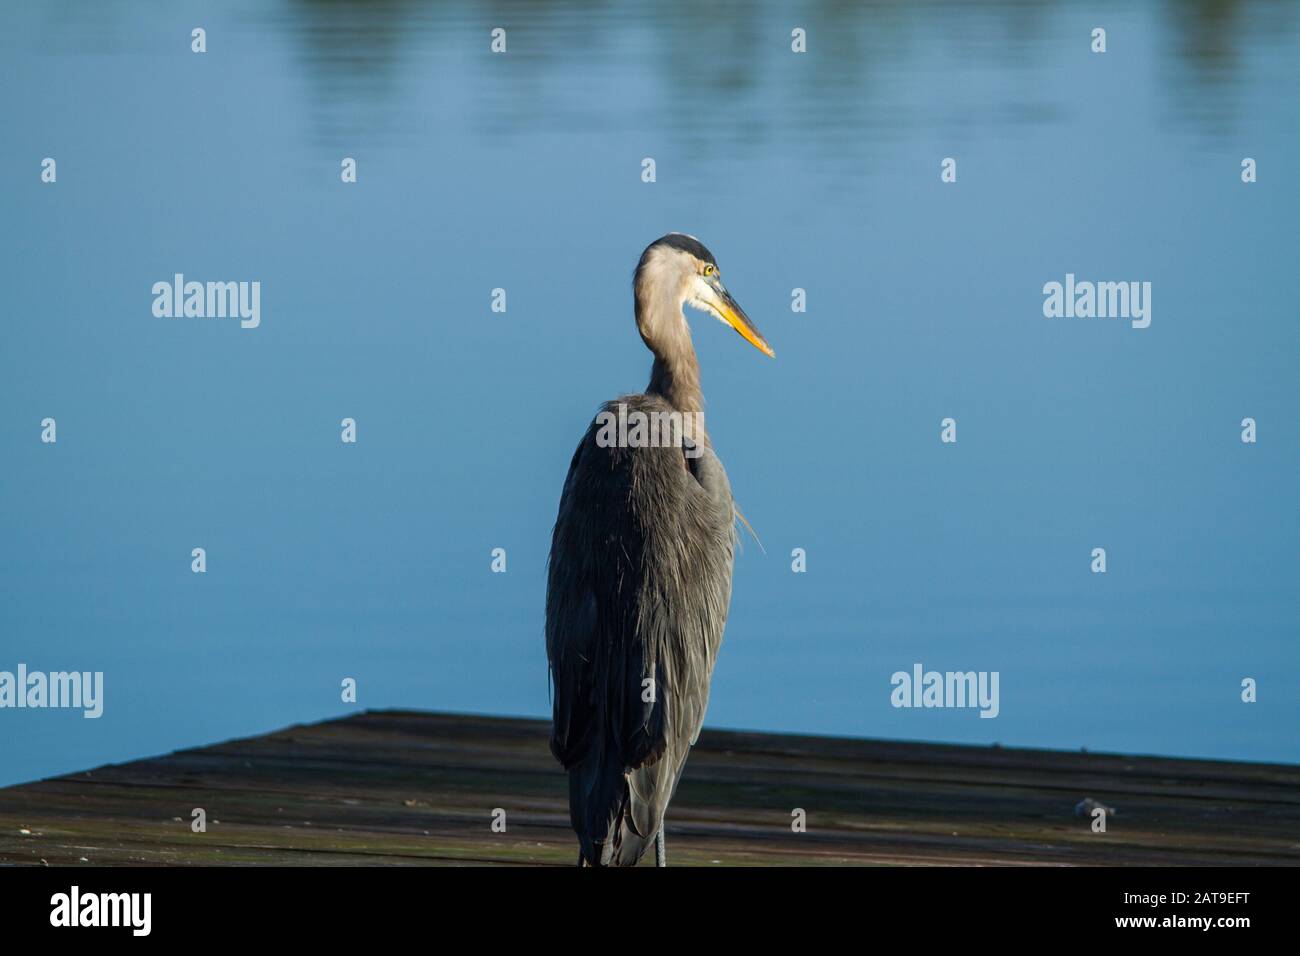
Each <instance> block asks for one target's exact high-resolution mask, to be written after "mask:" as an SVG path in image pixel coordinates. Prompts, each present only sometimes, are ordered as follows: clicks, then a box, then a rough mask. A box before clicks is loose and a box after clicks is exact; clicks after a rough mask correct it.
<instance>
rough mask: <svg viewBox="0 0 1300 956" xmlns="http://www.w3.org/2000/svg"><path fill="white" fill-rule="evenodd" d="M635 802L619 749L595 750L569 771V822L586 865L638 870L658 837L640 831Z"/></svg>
mask: <svg viewBox="0 0 1300 956" xmlns="http://www.w3.org/2000/svg"><path fill="white" fill-rule="evenodd" d="M634 799H635V798H634V797H633V795H632V792H631V789H630V788H629V786H628V777H627V774H626V773H625V772H624V768H623V765H622V761H621V759H620V758H619V754H618V752H617V748H613V747H609V746H606V747H604V748H601V749H600V750H599V751H597V750H596V749H595V748H593V752H592V753H591V754H590V755H589V756H588V757H587V759H585V760H583V761H582V762H580V763H579V764H578V765H577V766H575V767H573V768H572V769H570V770H569V818H570V821H571V822H572V823H573V829H574V832H576V833H577V834H578V843H579V845H580V846H581V848H582V858H583V860H584V861H585V862H586V863H588V864H590V865H591V866H635V865H636V864H637V862H638V861H639V860H640V859H641V857H642V856H643V855H644V854H645V851H646V850H647V849H648V848H649V847H650V845H651V844H652V843H653V842H654V837H655V835H654V833H640V832H638V831H637V829H636V825H635V822H634V819H633V818H634V816H639V815H640V814H634V813H633V806H632V802H633V800H634Z"/></svg>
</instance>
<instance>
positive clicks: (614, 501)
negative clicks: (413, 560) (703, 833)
mask: <svg viewBox="0 0 1300 956" xmlns="http://www.w3.org/2000/svg"><path fill="white" fill-rule="evenodd" d="M633 290H634V297H635V301H636V318H637V326H638V329H639V330H640V332H641V335H642V338H643V339H644V341H645V343H646V345H647V346H648V347H649V348H650V349H651V351H652V352H653V353H654V355H655V361H654V365H653V368H652V371H651V381H650V385H649V386H648V388H647V390H646V393H645V394H641V395H626V396H623V397H622V398H619V399H615V400H614V401H612V402H608V403H606V404H605V405H604V406H603V408H602V410H603V411H609V412H612V413H613V414H615V415H618V414H619V405H620V404H622V405H624V406H625V409H624V412H623V413H624V414H631V413H633V412H643V413H646V414H647V415H649V414H653V413H656V412H659V413H671V412H687V413H689V412H702V411H703V396H702V394H701V392H700V386H699V366H698V362H697V361H696V358H695V350H694V348H693V347H692V346H691V340H690V330H689V328H688V326H687V324H686V320H685V317H684V316H683V315H682V305H683V303H690V304H692V305H695V306H696V307H699V308H702V309H704V310H706V311H708V312H711V313H712V314H714V315H715V316H717V317H718V318H720V319H722V320H723V321H724V322H726V323H727V324H729V325H731V326H733V327H734V328H736V329H737V331H739V332H740V333H741V334H742V335H743V336H744V337H745V338H746V339H748V340H749V341H750V342H752V343H754V344H755V345H756V346H757V347H759V348H761V349H762V350H763V351H765V352H767V353H768V354H769V355H770V354H771V349H770V348H768V346H767V343H766V342H765V341H763V339H762V336H761V335H759V334H758V332H757V330H755V329H754V327H753V325H752V324H751V323H750V322H749V320H748V318H747V317H746V316H745V314H744V312H743V311H741V310H740V308H739V306H738V305H736V303H735V301H734V300H733V299H732V298H731V296H730V294H728V293H727V291H726V289H725V288H724V287H723V286H722V283H721V280H720V279H719V278H718V277H717V264H716V261H715V260H714V259H713V256H712V255H711V254H710V253H709V252H708V250H707V249H705V248H704V247H703V246H702V245H701V244H700V243H699V242H698V241H697V240H694V239H691V238H690V237H686V236H681V235H679V234H673V235H670V236H665V237H664V238H663V239H660V240H658V241H657V242H655V243H652V244H651V245H650V246H649V247H648V248H647V249H646V251H645V253H644V254H643V255H642V257H641V261H640V263H639V264H638V267H637V271H636V276H635V278H634V280H633ZM599 422H600V417H599V416H597V418H596V419H595V420H593V421H592V423H591V425H590V426H589V427H588V429H587V432H586V434H585V435H584V436H583V438H582V441H581V442H580V443H579V444H578V448H577V451H576V452H575V453H574V455H573V460H572V462H571V464H570V466H569V474H568V477H567V479H566V480H565V483H564V490H563V493H562V495H561V499H560V507H559V514H558V516H557V518H556V522H555V530H554V534H553V538H552V542H551V556H550V564H549V572H548V580H547V593H546V650H547V657H548V659H549V662H550V673H551V680H552V688H553V708H554V713H553V717H554V724H553V729H552V735H551V750H552V752H553V753H554V754H555V757H556V758H557V759H558V760H559V761H560V763H561V764H562V765H563V766H564V768H565V769H566V770H567V771H568V774H569V809H570V819H571V821H572V824H573V828H574V831H575V832H576V833H577V835H578V842H579V847H580V862H585V863H587V864H590V865H593V866H610V865H622V866H626V865H633V864H635V863H636V862H637V861H638V860H640V858H641V856H642V855H643V854H644V853H645V851H646V850H647V848H648V847H650V846H651V845H652V844H655V845H656V856H657V857H658V858H659V862H660V863H661V864H662V862H663V853H664V849H663V836H662V827H663V819H664V814H665V812H666V810H667V808H668V803H669V800H670V799H671V798H672V795H673V792H674V791H675V789H676V787H677V782H678V780H679V779H680V776H681V773H682V768H683V766H684V765H685V762H686V757H687V754H688V753H689V751H690V748H691V746H692V745H693V744H694V743H695V741H696V739H697V737H698V736H699V732H700V727H701V726H702V724H703V722H704V713H705V709H706V707H707V706H708V700H709V682H710V679H711V677H712V674H713V667H714V664H715V662H716V661H717V657H718V649H719V647H720V646H721V643H722V632H723V628H724V626H725V624H726V620H727V610H728V606H729V604H730V601H731V575H732V559H733V553H734V546H735V511H734V506H733V503H732V498H731V487H730V485H729V483H728V481H727V474H726V472H725V471H724V469H723V467H722V463H721V462H720V461H719V460H718V458H717V456H716V455H715V454H714V452H713V449H712V447H711V443H710V441H709V438H708V435H707V432H705V431H703V430H701V432H700V433H698V434H695V435H694V436H693V437H694V442H693V443H692V442H691V441H690V439H686V441H685V442H684V443H683V444H685V445H686V446H687V447H677V446H676V442H675V441H673V440H670V441H667V442H665V441H660V442H659V445H658V446H657V447H618V446H617V445H614V446H612V447H601V443H600V442H598V441H597V435H598V432H599V430H600V426H599ZM688 427H689V426H688ZM673 434H674V436H676V435H677V434H678V433H677V432H676V431H674V432H673ZM688 434H689V432H688ZM688 448H690V449H691V450H692V453H691V454H688V453H687V450H688ZM696 452H698V456H696V454H695V453H696ZM647 679H650V680H651V681H652V683H651V684H650V685H649V687H648V688H647V684H646V680H647ZM648 690H649V692H647V691H648ZM647 698H649V699H647Z"/></svg>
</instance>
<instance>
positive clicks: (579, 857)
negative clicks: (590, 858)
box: [578, 849, 587, 866]
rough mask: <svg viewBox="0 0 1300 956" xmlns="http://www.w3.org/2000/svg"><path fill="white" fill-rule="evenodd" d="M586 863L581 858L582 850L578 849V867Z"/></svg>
mask: <svg viewBox="0 0 1300 956" xmlns="http://www.w3.org/2000/svg"><path fill="white" fill-rule="evenodd" d="M586 863H587V861H586V860H584V859H583V858H582V850H581V849H579V850H578V866H585V865H586Z"/></svg>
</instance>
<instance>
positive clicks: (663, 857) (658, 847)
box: [655, 823, 668, 866]
mask: <svg viewBox="0 0 1300 956" xmlns="http://www.w3.org/2000/svg"><path fill="white" fill-rule="evenodd" d="M667 865H668V853H667V851H665V850H664V825H663V824H662V823H661V824H659V832H658V833H656V834H655V866H667Z"/></svg>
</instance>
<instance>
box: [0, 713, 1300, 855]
mask: <svg viewBox="0 0 1300 956" xmlns="http://www.w3.org/2000/svg"><path fill="white" fill-rule="evenodd" d="M546 741H547V725H546V724H545V722H543V721H536V720H520V719H511V718H496V717H479V716H470V715H455V714H425V713H414V712H405V711H381V712H367V713H364V714H359V715H356V716H354V717H350V718H346V719H342V720H333V721H327V722H324V723H319V724H312V725H309V726H294V727H290V728H287V729H285V730H282V731H279V732H277V733H272V734H267V735H265V736H261V737H252V738H247V739H243V740H233V741H228V742H226V743H222V744H217V745H215V746H211V747H204V748H197V749H193V750H184V751H180V752H178V753H175V754H171V755H169V756H165V757H156V758H148V759H145V760H138V761H133V762H131V763H126V764H120V765H115V766H108V767H101V768H99V769H96V770H92V771H86V772H83V773H76V774H69V775H67V776H64V777H59V778H55V779H51V780H45V781H39V782H36V783H31V784H26V785H23V786H18V787H10V788H7V789H4V790H0V863H19V864H22V863H28V864H32V863H34V864H40V863H48V864H52V865H53V864H77V863H82V864H86V863H90V864H101V865H113V864H122V865H172V864H182V865H287V864H307V865H323V866H339V865H357V864H363V865H375V864H388V865H420V864H423V865H529V864H563V865H572V863H573V860H574V857H575V854H576V844H575V841H574V838H573V836H572V834H571V833H570V831H569V827H568V810H567V805H566V799H567V790H566V786H565V781H564V777H563V774H562V773H561V772H560V771H559V768H558V767H557V766H556V764H555V762H554V761H553V760H552V758H551V755H550V753H549V751H548V749H547V743H546ZM1085 797H1092V798H1094V799H1097V800H1100V801H1101V802H1103V803H1105V804H1107V805H1109V806H1112V807H1115V808H1116V809H1117V811H1118V812H1117V814H1116V815H1115V816H1113V817H1111V819H1110V820H1109V822H1108V832H1107V833H1105V834H1096V833H1093V832H1092V831H1091V829H1090V827H1089V821H1088V820H1086V819H1083V818H1080V817H1076V816H1075V815H1074V806H1075V804H1077V803H1078V802H1079V801H1080V800H1082V799H1083V798H1085ZM195 807H202V808H204V810H205V811H206V812H207V816H208V830H207V832H206V833H193V832H191V829H190V812H191V810H192V809H193V808H195ZM498 807H499V808H502V809H504V810H505V811H506V815H507V816H506V819H507V831H506V832H505V833H493V832H491V829H490V822H491V814H492V811H493V810H494V809H495V808H498ZM796 807H800V808H803V809H804V810H806V811H807V816H808V832H807V833H802V834H796V833H794V832H792V831H791V827H790V820H791V811H792V810H793V809H794V808H796ZM668 834H669V859H670V861H671V862H672V863H674V864H700V865H716V864H730V865H817V866H837V865H846V864H848V865H871V864H886V865H892V864H914V865H931V864H959V865H980V864H1004V865H1006V864H1039V865H1043V864H1065V865H1070V864H1074V865H1079V864H1083V865H1089V864H1091V865H1097V864H1157V865H1159V864H1192V865H1219V864H1243V863H1245V864H1288V865H1296V864H1298V863H1300V767H1295V766H1287V765H1274V764H1247V763H1229V762H1222V761H1206V760H1175V759H1168V758H1159V757H1128V756H1118V755H1111V754H1091V753H1075V752H1070V753H1064V752H1053V751H1034V750H1016V749H1010V748H997V747H993V748H987V747H957V746H949V745H941V744H920V743H908V742H895V741H876V740H853V739H848V738H826V737H808V736H794V735H775V734H756V733H745V732H734V731H706V732H705V733H704V735H703V736H702V737H701V739H700V744H699V746H698V747H697V748H696V750H695V752H694V753H693V754H692V756H691V759H690V762H689V764H688V766H687V773H686V776H685V779H684V780H683V782H682V784H681V787H680V789H679V790H678V793H677V797H676V799H675V800H674V802H673V807H672V811H671V812H670V815H669V829H668Z"/></svg>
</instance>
